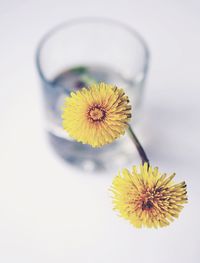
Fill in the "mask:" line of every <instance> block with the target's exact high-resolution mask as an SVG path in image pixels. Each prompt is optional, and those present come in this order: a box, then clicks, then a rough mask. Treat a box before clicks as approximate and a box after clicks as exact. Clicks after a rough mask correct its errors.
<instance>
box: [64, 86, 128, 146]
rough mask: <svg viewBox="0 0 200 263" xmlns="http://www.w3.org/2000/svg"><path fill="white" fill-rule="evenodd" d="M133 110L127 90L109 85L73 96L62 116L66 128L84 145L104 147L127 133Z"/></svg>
mask: <svg viewBox="0 0 200 263" xmlns="http://www.w3.org/2000/svg"><path fill="white" fill-rule="evenodd" d="M130 118H131V106H130V105H129V99H128V97H127V96H126V95H125V93H124V91H123V89H119V88H117V87H116V86H113V85H108V84H105V83H100V84H93V85H92V86H91V87H90V88H82V89H80V90H79V91H77V92H72V93H71V96H70V97H67V98H66V101H65V106H64V112H63V114H62V119H63V128H64V129H65V130H66V131H67V132H68V134H69V135H70V136H71V137H72V138H74V139H75V140H77V141H78V142H82V143H84V144H90V145H92V146H93V147H100V146H103V145H104V144H108V143H111V142H112V141H114V140H115V139H117V138H118V137H119V136H120V135H121V134H124V133H125V129H126V128H127V122H128V121H129V119H130Z"/></svg>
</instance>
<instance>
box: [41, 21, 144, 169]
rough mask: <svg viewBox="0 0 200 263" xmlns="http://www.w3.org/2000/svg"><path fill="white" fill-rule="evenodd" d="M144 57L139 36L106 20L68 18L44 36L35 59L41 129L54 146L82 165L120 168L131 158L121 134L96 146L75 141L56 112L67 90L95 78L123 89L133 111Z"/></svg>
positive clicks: (141, 82)
mask: <svg viewBox="0 0 200 263" xmlns="http://www.w3.org/2000/svg"><path fill="white" fill-rule="evenodd" d="M148 62H149V52H148V48H147V45H146V43H145V42H144V40H143V38H142V37H141V36H140V35H139V34H138V33H137V32H135V31H134V30H133V29H131V28H130V27H128V26H126V25H123V24H121V23H119V22H116V21H113V20H109V19H96V18H87V19H86V18H85V19H77V20H73V21H70V22H67V23H64V24H62V25H59V26H57V27H56V28H54V29H52V30H51V31H50V32H49V33H47V34H46V35H45V36H44V37H43V39H42V40H41V42H40V43H39V46H38V49H37V54H36V64H37V69H38V72H39V76H40V78H41V82H42V88H43V93H44V102H45V111H46V129H47V132H48V134H49V138H50V141H51V144H52V145H53V148H54V149H55V150H56V152H57V153H58V154H59V155H60V156H61V157H62V158H63V159H64V160H66V161H67V162H69V163H71V164H74V165H76V166H77V167H80V168H81V169H86V170H95V169H96V170H102V169H112V168H121V167H123V165H126V164H127V163H128V162H129V161H130V160H133V153H134V150H133V148H134V145H132V144H131V142H130V141H129V140H130V139H129V138H128V137H127V136H126V135H125V136H122V137H121V138H119V139H118V140H116V141H115V142H114V143H112V144H110V145H106V146H104V147H102V148H95V149H94V148H92V147H90V146H89V145H83V144H81V143H77V142H75V141H74V140H73V139H72V138H70V137H69V136H68V135H67V133H66V132H65V131H64V130H63V128H62V125H61V122H62V120H61V112H62V106H63V103H64V98H65V97H66V96H69V94H70V92H71V91H74V90H78V89H79V88H80V87H82V86H83V85H84V84H89V83H92V82H94V81H95V82H106V83H111V84H115V85H117V86H118V87H122V88H124V89H125V91H126V93H127V94H128V96H129V98H130V102H131V104H132V107H133V110H134V116H136V115H137V111H138V108H139V106H140V104H141V99H142V94H143V89H144V82H145V79H146V75H147V70H148ZM134 120H135V118H134Z"/></svg>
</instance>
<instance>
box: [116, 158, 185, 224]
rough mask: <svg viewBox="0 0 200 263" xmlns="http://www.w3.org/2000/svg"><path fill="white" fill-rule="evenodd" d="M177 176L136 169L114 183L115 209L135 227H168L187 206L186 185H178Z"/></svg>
mask: <svg viewBox="0 0 200 263" xmlns="http://www.w3.org/2000/svg"><path fill="white" fill-rule="evenodd" d="M174 176H175V174H172V175H170V176H167V175H166V174H162V175H161V173H160V172H159V171H158V168H154V169H153V168H152V167H149V168H148V166H147V164H146V163H145V164H144V165H140V170H139V171H138V169H137V167H136V166H134V167H133V170H132V172H131V173H130V172H129V171H128V170H127V169H124V170H123V171H122V174H119V175H118V176H116V177H115V179H114V180H113V184H112V188H111V191H112V192H113V204H114V209H115V210H117V211H118V212H119V214H120V215H121V216H122V217H124V218H125V219H127V220H129V221H130V223H131V224H133V225H134V226H135V227H138V228H140V227H143V226H144V227H155V228H157V227H164V226H167V225H169V223H170V222H171V221H173V220H174V218H177V217H178V215H179V213H180V211H181V210H182V208H183V204H184V203H187V196H186V194H187V192H186V184H185V182H181V183H179V184H175V183H174V182H173V181H172V179H173V178H174Z"/></svg>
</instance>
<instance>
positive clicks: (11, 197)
mask: <svg viewBox="0 0 200 263" xmlns="http://www.w3.org/2000/svg"><path fill="white" fill-rule="evenodd" d="M9 2H10V8H8V2H7V1H0V6H1V5H2V11H1V13H0V32H1V40H0V74H1V78H0V81H1V88H0V121H1V122H0V123H1V129H0V262H2V263H7V262H9V263H11V262H15V263H16V262H20V263H25V262H37V263H40V262H41V263H43V262H65V263H66V262H72V263H79V262H84V263H90V262H91V263H92V262H95V263H100V262H105V263H110V262H115V263H121V262H126V263H132V262H139V263H144V262H149V263H153V262H154V263H160V262H162V263H167V262H171V263H179V262H181V263H186V262H192V263H198V262H199V256H200V252H199V250H198V248H199V241H200V227H199V221H200V212H199V196H200V190H199V184H200V176H199V167H198V165H199V157H200V150H199V134H200V123H199V113H200V106H199V105H200V103H199V98H200V78H199V75H200V62H199V61H200V51H199V47H200V16H199V12H200V4H199V3H200V2H199V1H174V0H171V1H159V0H158V1H148V0H146V1H130V0H129V1H128V0H123V1H122V0H117V1H114V0H113V1H106V0H105V1H92V0H91V1H89V0H87V1H77V0H73V1H64V0H63V1H59V0H56V1H53V0H51V1H47V0H46V1H41V0H40V1H39V0H37V1H36V0H35V1H31V0H29V1H19V5H18V4H14V2H15V1H9ZM17 2H18V1H17ZM5 3H6V4H5ZM11 3H12V4H13V5H11ZM0 8H1V7H0ZM96 15H97V16H105V17H112V18H115V19H118V20H120V21H123V22H126V23H127V24H130V25H131V26H133V27H134V28H136V29H137V30H138V31H139V32H141V33H142V34H143V35H144V37H145V38H146V40H147V42H148V43H149V46H150V49H151V55H152V56H151V57H152V60H151V69H150V72H149V73H150V74H149V78H148V83H147V87H146V88H147V89H146V94H145V105H144V107H143V119H142V120H141V126H140V130H141V133H140V134H141V136H140V137H143V140H144V141H146V145H145V146H146V150H147V152H148V154H149V156H150V158H151V160H152V163H153V164H155V165H159V166H160V167H161V170H163V171H166V172H172V171H176V172H177V180H186V181H187V184H188V192H189V194H188V195H189V204H188V205H186V207H185V209H184V210H183V212H182V213H181V215H180V218H179V219H178V220H176V221H175V222H174V223H173V224H171V226H170V227H168V228H163V229H159V230H148V229H142V230H137V229H134V228H133V227H132V226H131V225H129V223H128V222H127V221H125V220H123V219H120V218H118V217H117V216H116V214H115V213H114V212H113V211H112V209H111V208H112V206H111V200H110V198H109V194H108V191H107V188H108V187H109V186H110V184H111V181H112V177H113V176H114V175H111V174H104V175H96V174H93V175H91V174H83V173H81V172H77V171H76V170H73V169H71V168H69V167H68V166H66V165H65V164H64V163H63V162H62V161H61V160H60V159H58V158H57V157H56V156H55V155H54V153H53V152H52V151H51V149H50V147H49V145H48V143H47V141H46V140H45V135H44V132H43V127H42V125H43V122H42V116H41V115H42V113H41V112H42V109H41V98H40V97H41V96H40V95H41V93H40V88H39V84H38V81H37V76H36V73H35V65H34V52H35V47H36V44H37V42H38V40H39V39H40V37H41V36H42V35H43V33H45V32H46V31H47V30H48V29H50V28H51V27H52V26H54V25H56V24H57V23H60V22H62V21H63V20H67V19H70V18H74V17H79V16H96ZM133 162H138V160H133Z"/></svg>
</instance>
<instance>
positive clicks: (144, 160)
mask: <svg viewBox="0 0 200 263" xmlns="http://www.w3.org/2000/svg"><path fill="white" fill-rule="evenodd" d="M128 131H129V133H130V135H131V139H132V141H133V143H134V144H135V146H136V148H137V151H138V153H139V155H140V157H141V159H142V164H144V163H147V165H148V167H149V166H150V163H149V160H148V158H147V155H146V153H145V151H144V149H143V148H142V145H141V144H140V142H139V140H138V138H137V137H136V135H135V133H134V132H133V129H132V128H131V126H130V125H129V124H128Z"/></svg>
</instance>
